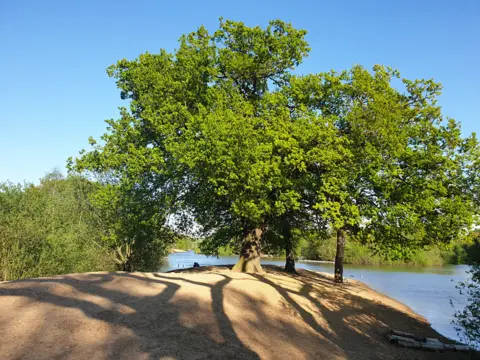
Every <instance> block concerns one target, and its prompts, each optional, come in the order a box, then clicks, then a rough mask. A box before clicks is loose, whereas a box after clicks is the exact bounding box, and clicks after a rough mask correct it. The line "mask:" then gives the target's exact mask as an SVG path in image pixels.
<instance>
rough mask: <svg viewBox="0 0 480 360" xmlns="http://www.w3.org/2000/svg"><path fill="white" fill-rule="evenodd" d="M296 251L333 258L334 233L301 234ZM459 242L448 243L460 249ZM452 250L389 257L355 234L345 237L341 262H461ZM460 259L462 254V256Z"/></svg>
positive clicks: (311, 257)
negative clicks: (328, 234) (354, 236)
mask: <svg viewBox="0 0 480 360" xmlns="http://www.w3.org/2000/svg"><path fill="white" fill-rule="evenodd" d="M301 238H302V240H300V243H299V246H298V249H297V251H298V254H299V257H300V258H301V259H308V260H324V261H333V260H334V258H335V252H336V238H335V236H327V237H325V236H319V235H318V234H315V233H311V234H303V235H301ZM464 246H465V245H461V244H460V243H457V244H455V245H454V246H452V248H453V249H463V248H464ZM455 256H458V255H456V253H455V252H454V251H452V250H451V248H446V249H441V248H440V247H438V246H430V247H427V248H422V249H418V250H417V251H414V252H412V254H411V255H410V256H409V257H408V258H403V259H398V258H397V259H395V258H391V257H390V258H389V257H387V256H385V254H382V253H376V252H375V248H372V247H369V246H368V245H366V244H363V243H362V242H361V241H359V240H358V239H355V238H349V239H348V240H347V243H346V245H345V260H344V261H345V263H346V264H353V265H373V266H381V265H388V266H390V265H395V266H441V265H444V264H457V263H465V260H461V262H455V261H456V257H455ZM462 259H464V258H462Z"/></svg>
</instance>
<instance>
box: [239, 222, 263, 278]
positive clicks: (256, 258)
mask: <svg viewBox="0 0 480 360" xmlns="http://www.w3.org/2000/svg"><path fill="white" fill-rule="evenodd" d="M262 234H263V230H262V229H260V228H256V229H254V230H253V231H245V234H244V238H243V245H242V250H241V252H240V258H239V259H238V261H237V263H236V264H235V266H234V267H233V269H232V271H236V272H247V273H261V272H263V269H262V266H261V265H260V243H261V240H262Z"/></svg>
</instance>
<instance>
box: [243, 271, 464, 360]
mask: <svg viewBox="0 0 480 360" xmlns="http://www.w3.org/2000/svg"><path fill="white" fill-rule="evenodd" d="M264 269H265V270H266V272H267V274H266V275H263V276H259V275H253V276H254V277H255V278H256V279H257V280H258V281H260V282H263V283H265V284H267V285H269V286H271V287H272V288H274V289H275V290H276V291H277V292H278V294H280V295H281V296H282V298H283V299H285V301H286V302H287V303H288V304H289V305H290V306H291V307H292V308H293V309H294V310H295V311H296V312H297V313H298V314H299V316H300V317H301V318H302V319H303V321H304V322H305V323H307V324H308V325H309V326H310V327H311V328H312V329H313V330H315V331H316V332H318V333H320V334H322V335H324V336H325V337H326V338H328V339H329V340H330V341H331V342H333V343H334V344H335V345H337V346H338V347H340V348H341V349H342V351H343V352H344V356H345V358H348V359H469V358H470V356H469V355H468V354H462V353H453V352H444V353H430V352H425V351H420V350H414V349H407V348H400V347H398V346H396V345H392V344H390V343H389V342H388V341H386V339H385V335H386V333H387V332H388V331H389V330H390V329H392V328H393V329H396V330H400V331H405V332H409V333H415V334H419V335H422V336H425V337H434V338H439V339H440V340H441V341H444V342H449V343H451V342H452V341H450V340H449V339H447V338H445V337H444V336H442V335H441V334H439V333H437V332H436V331H435V330H433V329H432V328H431V326H430V325H429V324H428V322H427V321H426V320H425V319H423V318H422V317H420V316H415V315H413V314H411V313H409V309H408V308H406V307H405V311H401V310H399V309H397V308H394V307H393V306H391V302H392V301H393V300H392V299H389V298H388V297H386V296H382V295H380V296H379V297H378V298H370V297H369V296H364V295H363V294H365V293H371V292H370V291H369V290H370V289H369V288H367V287H366V285H364V284H362V283H359V282H356V281H355V282H350V283H347V284H344V285H335V284H334V283H333V281H332V280H333V279H332V278H330V277H329V276H328V275H326V274H321V273H316V272H311V271H308V270H299V271H298V273H297V274H296V275H292V276H291V277H292V278H293V279H295V280H296V281H298V282H299V283H300V286H299V287H298V288H296V289H292V288H291V287H288V286H284V285H283V284H282V282H281V281H279V279H278V278H276V277H277V276H282V277H284V276H288V275H287V274H286V273H285V272H284V271H283V269H282V268H280V267H278V266H274V265H267V266H264ZM294 296H297V299H298V298H300V299H307V300H308V302H309V303H310V304H313V307H311V308H310V309H308V308H307V307H306V306H305V304H302V303H300V302H299V301H298V300H296V299H295V298H294ZM318 319H322V320H324V322H323V323H319V321H318ZM325 322H326V323H327V324H328V325H327V326H325ZM327 329H328V331H327ZM332 334H335V335H334V336H332ZM368 349H371V350H370V351H368Z"/></svg>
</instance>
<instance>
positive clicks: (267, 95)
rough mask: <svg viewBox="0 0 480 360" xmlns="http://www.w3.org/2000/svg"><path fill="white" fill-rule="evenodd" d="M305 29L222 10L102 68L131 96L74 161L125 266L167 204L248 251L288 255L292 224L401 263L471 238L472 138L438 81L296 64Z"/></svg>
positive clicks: (218, 242)
mask: <svg viewBox="0 0 480 360" xmlns="http://www.w3.org/2000/svg"><path fill="white" fill-rule="evenodd" d="M305 35H306V31H304V30H297V29H295V28H294V27H293V26H292V25H290V24H287V23H284V22H282V21H279V20H275V21H271V22H270V23H269V25H268V26H267V27H266V28H264V29H262V28H260V27H247V26H246V25H245V24H243V23H242V22H234V21H223V20H221V21H220V26H219V29H218V30H217V31H215V32H214V33H213V34H210V33H209V32H208V31H207V30H206V29H205V28H204V27H200V28H199V29H198V30H197V31H195V32H193V33H190V34H188V35H185V36H182V37H181V39H180V44H179V47H178V49H177V50H175V51H174V52H172V53H169V52H167V51H165V50H161V51H160V53H159V54H150V53H145V54H141V55H140V56H139V57H138V58H137V59H135V60H131V61H130V60H126V59H122V60H120V61H119V62H117V64H115V65H112V66H111V67H109V69H108V74H109V75H110V76H111V77H114V78H115V79H116V80H117V85H118V87H119V89H120V91H121V97H122V98H123V99H128V100H129V101H130V108H129V109H126V108H122V110H121V115H120V118H119V119H117V120H113V119H112V120H108V121H107V123H108V125H109V126H108V128H107V130H108V131H107V133H106V134H104V135H103V136H102V145H99V144H97V142H96V141H95V140H93V139H91V140H90V143H91V145H92V149H91V151H89V152H83V153H82V155H81V157H80V158H78V159H76V160H75V162H72V163H71V166H72V169H74V170H76V171H79V172H82V173H90V174H93V175H95V176H100V177H102V179H106V182H105V183H102V184H103V185H104V186H105V187H104V188H103V187H102V190H101V192H103V194H104V195H103V198H102V199H101V201H100V204H102V202H103V203H105V204H107V205H108V206H106V208H107V213H108V214H111V216H110V215H109V216H107V217H106V218H107V219H109V220H108V221H109V222H110V224H117V225H116V226H114V229H115V231H113V232H112V235H111V243H112V246H115V247H122V246H126V244H130V245H131V246H133V247H132V249H133V250H132V254H133V255H132V261H134V260H135V259H136V260H135V261H136V262H137V264H136V265H135V267H138V266H139V268H146V267H150V266H152V265H153V264H154V261H147V262H148V266H147V264H140V259H141V257H143V256H148V254H150V253H151V250H152V249H154V248H155V249H160V251H163V249H165V248H166V247H168V246H169V244H170V243H171V242H172V240H171V237H170V236H169V233H170V232H171V230H169V227H168V226H167V225H166V224H167V219H168V218H169V216H170V215H172V214H176V215H177V219H180V220H185V219H188V218H189V216H191V219H193V220H194V222H195V223H197V224H199V225H200V226H201V230H202V232H203V233H202V235H203V237H204V239H205V240H204V241H203V242H202V244H201V248H202V251H203V252H205V253H207V254H216V253H218V249H219V248H221V247H226V246H228V247H231V248H233V249H237V248H238V246H239V244H240V243H241V242H242V241H243V242H244V244H245V246H244V248H245V249H246V246H247V245H248V246H249V248H250V249H254V250H252V251H248V252H247V251H245V252H243V251H242V252H241V253H242V254H243V253H252V254H256V255H258V251H260V246H261V245H262V246H263V247H264V248H265V249H267V250H272V249H274V248H276V249H277V250H278V249H279V248H282V246H284V247H286V248H287V250H286V251H287V252H289V253H290V255H292V256H293V253H294V249H295V246H296V245H297V244H298V241H299V238H298V236H296V235H295V232H296V231H302V232H307V233H308V232H311V231H313V229H315V228H320V230H321V231H326V229H329V230H333V231H338V233H339V234H344V233H345V232H348V233H349V234H350V235H351V236H357V238H358V239H360V240H361V241H362V243H363V244H364V245H365V246H367V248H368V249H373V250H374V251H375V252H376V253H379V254H380V253H382V256H385V257H388V258H390V259H399V260H400V259H409V258H412V257H413V256H414V254H415V253H416V251H417V250H418V249H423V248H425V247H428V246H432V245H435V244H450V243H452V241H455V240H456V239H459V238H462V237H464V236H465V235H466V234H465V233H466V230H467V229H469V228H470V227H471V225H472V224H473V219H474V215H475V213H476V211H477V210H478V202H479V201H480V200H479V199H478V198H477V195H475V194H476V193H477V192H476V190H478V189H479V187H480V181H479V176H478V170H479V168H480V165H479V163H478V161H477V160H476V159H477V158H478V156H477V155H478V151H479V147H478V144H477V141H476V138H475V136H474V135H472V136H471V137H468V138H466V139H464V138H462V137H461V132H460V125H459V123H457V122H456V121H454V120H453V119H446V118H444V117H443V115H442V113H441V109H440V106H439V105H438V104H437V98H438V96H439V95H440V91H441V85H440V84H438V83H435V82H434V81H433V80H424V79H421V80H409V79H404V78H401V77H400V73H399V72H398V71H396V70H393V69H391V68H387V67H384V66H380V65H375V66H374V67H373V70H372V71H370V70H368V69H365V68H363V67H361V66H354V67H353V68H352V69H350V70H348V71H342V72H340V73H337V72H334V71H331V72H324V73H319V74H307V75H294V74H293V72H292V70H293V69H294V68H295V67H297V66H298V65H300V63H301V62H302V60H303V59H304V58H305V57H306V56H307V55H308V52H309V50H310V49H309V47H308V44H307V42H306V41H305ZM398 84H400V86H398ZM103 189H105V190H103ZM112 199H113V201H112ZM130 201H132V202H133V205H132V204H131V203H130ZM130 205H132V207H130ZM109 206H110V210H108V207H109ZM100 207H102V206H100ZM117 208H119V209H121V210H120V214H118V212H117V211H116V210H114V209H117ZM124 209H128V211H123V210H124ZM133 210H134V211H135V212H133ZM132 213H133V214H132ZM184 214H188V215H189V216H182V215H184ZM178 215H180V216H178ZM116 216H118V219H117V220H116ZM317 219H321V221H320V224H318V222H319V221H317ZM177 225H179V226H180V227H183V228H188V227H189V226H190V225H191V222H190V221H189V222H187V223H185V222H183V223H182V221H181V223H180V224H177ZM155 227H156V228H155ZM152 228H154V229H153V230H152ZM139 233H140V234H141V235H140V237H139V235H138V234H139ZM252 234H255V236H253V235H252ZM138 237H139V238H138ZM247 239H250V240H248V241H246V240H247ZM260 240H261V241H262V242H263V243H262V244H260V243H259V242H260ZM134 241H135V242H134ZM312 241H315V240H312ZM247 243H249V244H247ZM253 243H255V246H252V244H253ZM133 244H135V245H133ZM355 246H357V245H355ZM135 247H136V249H135ZM307 248H308V247H307ZM313 248H315V246H313ZM142 249H148V250H147V251H143V250H142ZM363 249H364V248H363V247H359V248H358V249H357V250H362V251H363ZM272 251H273V250H272ZM135 254H138V256H136V255H135ZM140 254H141V255H142V256H140ZM362 254H363V255H362ZM357 255H362V256H361V257H363V258H366V257H367V252H363V253H358V252H357ZM242 256H243V255H242ZM256 257H258V256H256ZM340 260H341V259H340ZM423 260H424V259H421V258H418V259H417V261H420V262H421V261H423ZM359 261H364V260H359ZM247 263H248V262H247ZM129 266H130V265H128V266H127V264H125V268H129ZM340 278H341V277H340Z"/></svg>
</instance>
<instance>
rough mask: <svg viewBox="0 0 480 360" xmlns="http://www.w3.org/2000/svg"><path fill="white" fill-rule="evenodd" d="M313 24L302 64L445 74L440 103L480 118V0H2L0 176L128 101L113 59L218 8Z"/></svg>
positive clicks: (229, 13) (81, 133)
mask: <svg viewBox="0 0 480 360" xmlns="http://www.w3.org/2000/svg"><path fill="white" fill-rule="evenodd" d="M220 16H223V17H224V18H226V19H233V20H241V21H244V22H245V23H247V24H248V25H262V26H264V25H266V24H267V22H268V20H270V19H276V18H279V19H282V20H285V21H288V22H291V23H293V24H294V26H296V27H298V28H304V29H307V30H308V37H307V39H308V41H309V42H310V45H311V47H312V52H311V54H310V56H309V57H308V58H307V59H306V61H305V62H304V64H303V65H302V66H301V67H300V68H299V71H300V72H320V71H326V70H330V69H337V70H340V69H344V68H349V67H351V66H352V65H354V64H362V65H364V66H368V67H370V66H372V65H373V64H376V63H379V64H385V65H390V66H393V67H395V68H397V69H399V70H400V71H401V73H402V75H403V76H405V77H408V78H419V77H423V78H431V77H433V78H435V80H437V81H440V82H441V83H443V84H444V94H443V96H442V98H441V104H442V106H443V109H444V113H445V114H446V115H448V116H451V117H454V118H456V119H457V120H460V121H461V122H462V124H463V131H464V134H465V135H466V134H468V133H470V132H473V131H477V132H479V130H480V119H479V116H480V91H479V86H480V75H479V65H480V1H478V0H472V1H461V0H459V1H444V0H435V1H433V0H432V1H430V0H429V1H427V0H421V1H420V0H408V1H400V0H398V1H380V0H379V1H358V0H352V1H342V0H330V1H313V0H312V1H291V0H289V1H279V0H275V1H264V0H255V1H250V0H249V1H246V0H242V1H225V0H223V1H193V0H192V1H160V0H159V1H153V0H151V1H119V0H116V1H107V0H96V1H89V0H83V1H65V0H62V1H49V0H43V1H36V0H31V1H25V0H24V1H22V0H3V1H0V34H1V35H0V39H1V45H0V84H1V87H0V181H5V180H7V179H9V180H12V181H14V182H22V181H23V180H27V181H32V182H38V179H39V178H40V177H42V176H43V175H44V174H45V172H47V171H49V170H51V169H52V168H54V167H59V168H61V169H64V168H65V161H66V159H67V157H69V156H72V155H76V154H77V153H78V151H79V150H81V149H82V148H85V147H87V145H88V144H87V139H88V137H89V136H93V137H95V138H98V137H99V136H100V135H101V134H102V133H103V132H104V129H105V124H104V122H103V120H105V119H108V118H112V117H115V116H116V115H117V107H118V106H120V105H122V101H121V100H120V96H119V91H118V90H117V88H116V86H115V83H114V81H113V80H112V79H109V78H108V77H107V75H106V73H105V68H106V67H107V66H108V65H110V64H112V63H115V62H116V61H117V60H119V59H121V58H130V59H132V58H135V57H136V56H137V55H138V54H140V53H142V52H145V51H147V50H148V51H149V52H158V50H159V49H160V48H166V49H169V50H172V49H173V48H174V47H176V44H177V39H178V38H179V37H180V35H181V34H183V33H186V32H190V31H193V30H195V29H196V28H197V27H198V26H200V25H202V24H203V25H205V26H206V27H207V28H208V29H210V30H214V29H216V27H217V25H218V18H219V17H220Z"/></svg>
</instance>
